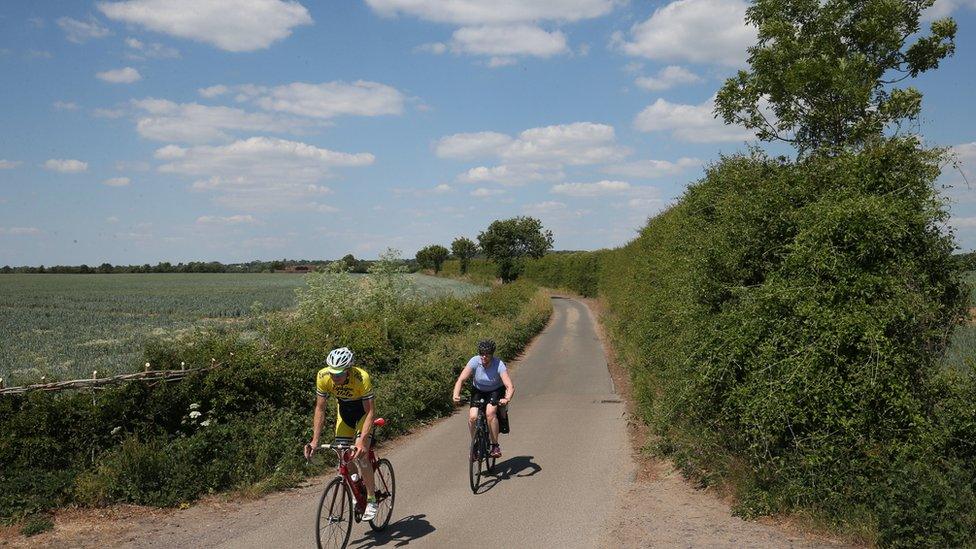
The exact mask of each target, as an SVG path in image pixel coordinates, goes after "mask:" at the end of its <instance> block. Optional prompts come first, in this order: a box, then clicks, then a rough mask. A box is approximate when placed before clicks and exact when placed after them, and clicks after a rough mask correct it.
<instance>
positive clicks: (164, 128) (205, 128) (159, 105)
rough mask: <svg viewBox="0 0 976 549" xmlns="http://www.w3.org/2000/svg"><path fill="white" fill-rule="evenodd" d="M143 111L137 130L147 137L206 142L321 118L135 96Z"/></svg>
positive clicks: (289, 129) (288, 128)
mask: <svg viewBox="0 0 976 549" xmlns="http://www.w3.org/2000/svg"><path fill="white" fill-rule="evenodd" d="M132 105H133V106H134V107H135V108H136V109H137V110H139V111H140V112H141V113H142V114H140V115H139V116H137V119H136V130H137V131H138V132H139V135H141V136H142V137H145V138H146V139H153V140H156V141H178V142H182V143H207V142H211V141H220V140H229V139H231V137H232V136H231V135H230V134H229V133H228V132H233V131H262V132H272V133H298V132H300V130H302V129H303V128H309V127H311V126H314V125H320V124H321V123H319V122H311V121H307V120H299V119H296V118H289V117H282V116H278V115H274V114H268V113H250V112H246V111H244V110H241V109H237V108H233V107H222V106H216V107H212V106H207V105H200V104H199V103H174V102H172V101H169V100H166V99H154V98H147V99H139V100H133V101H132Z"/></svg>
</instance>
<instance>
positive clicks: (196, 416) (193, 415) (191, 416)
mask: <svg viewBox="0 0 976 549" xmlns="http://www.w3.org/2000/svg"><path fill="white" fill-rule="evenodd" d="M202 415H203V414H201V413H200V412H198V411H196V410H194V411H192V412H190V419H196V418H198V417H200V416H202Z"/></svg>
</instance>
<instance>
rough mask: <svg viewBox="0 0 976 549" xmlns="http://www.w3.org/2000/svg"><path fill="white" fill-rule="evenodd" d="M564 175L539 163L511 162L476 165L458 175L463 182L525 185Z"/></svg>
mask: <svg viewBox="0 0 976 549" xmlns="http://www.w3.org/2000/svg"><path fill="white" fill-rule="evenodd" d="M564 177H566V174H564V173H563V172H562V171H561V170H559V169H558V168H553V167H551V166H543V165H539V164H512V165H501V166H492V167H487V166H478V167H476V168H471V169H470V170H468V171H466V172H464V173H463V174H461V175H459V176H458V180H459V181H461V182H463V183H500V184H502V185H511V186H515V185H525V184H526V183H536V182H540V181H559V180H560V179H563V178H564Z"/></svg>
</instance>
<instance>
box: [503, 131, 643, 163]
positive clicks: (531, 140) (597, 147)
mask: <svg viewBox="0 0 976 549" xmlns="http://www.w3.org/2000/svg"><path fill="white" fill-rule="evenodd" d="M628 154H630V150H629V149H627V148H625V147H620V146H618V145H617V144H616V135H615V132H614V129H613V126H608V125H606V124H594V123H592V122H575V123H572V124H562V125H556V126H545V127H541V128H530V129H528V130H525V131H523V132H522V133H520V134H519V136H518V139H516V140H515V141H513V142H512V144H511V145H509V146H508V147H506V148H505V150H504V151H502V154H501V158H502V160H505V161H506V162H538V163H556V164H569V165H573V166H578V165H584V164H600V163H604V162H613V161H616V160H620V159H622V158H623V157H625V156H627V155H628Z"/></svg>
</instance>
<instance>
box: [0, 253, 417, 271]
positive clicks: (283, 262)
mask: <svg viewBox="0 0 976 549" xmlns="http://www.w3.org/2000/svg"><path fill="white" fill-rule="evenodd" d="M335 261H344V262H345V263H346V265H347V267H348V269H349V272H353V273H365V272H368V271H369V267H370V265H372V264H373V261H372V260H365V259H356V258H355V257H354V256H353V255H352V254H348V255H346V256H345V257H343V258H342V259H338V260H326V259H315V260H308V259H280V260H274V261H257V260H255V261H251V262H248V263H221V262H219V261H190V262H189V263H176V264H173V263H170V262H169V261H162V262H160V263H157V264H155V265H150V264H149V263H145V264H143V265H112V264H111V263H102V264H101V265H98V266H97V267H92V266H89V265H85V264H82V265H54V266H52V267H45V266H44V265H39V266H37V267H33V266H20V267H11V266H9V265H4V266H3V267H2V268H0V274H125V273H274V272H278V271H293V272H307V271H315V270H323V269H325V267H326V266H327V265H329V264H331V263H334V262H335ZM404 263H405V264H406V265H407V267H408V268H409V270H411V271H414V270H416V265H415V262H414V261H412V260H407V261H405V262H404ZM303 268H307V271H305V270H304V269H303Z"/></svg>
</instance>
